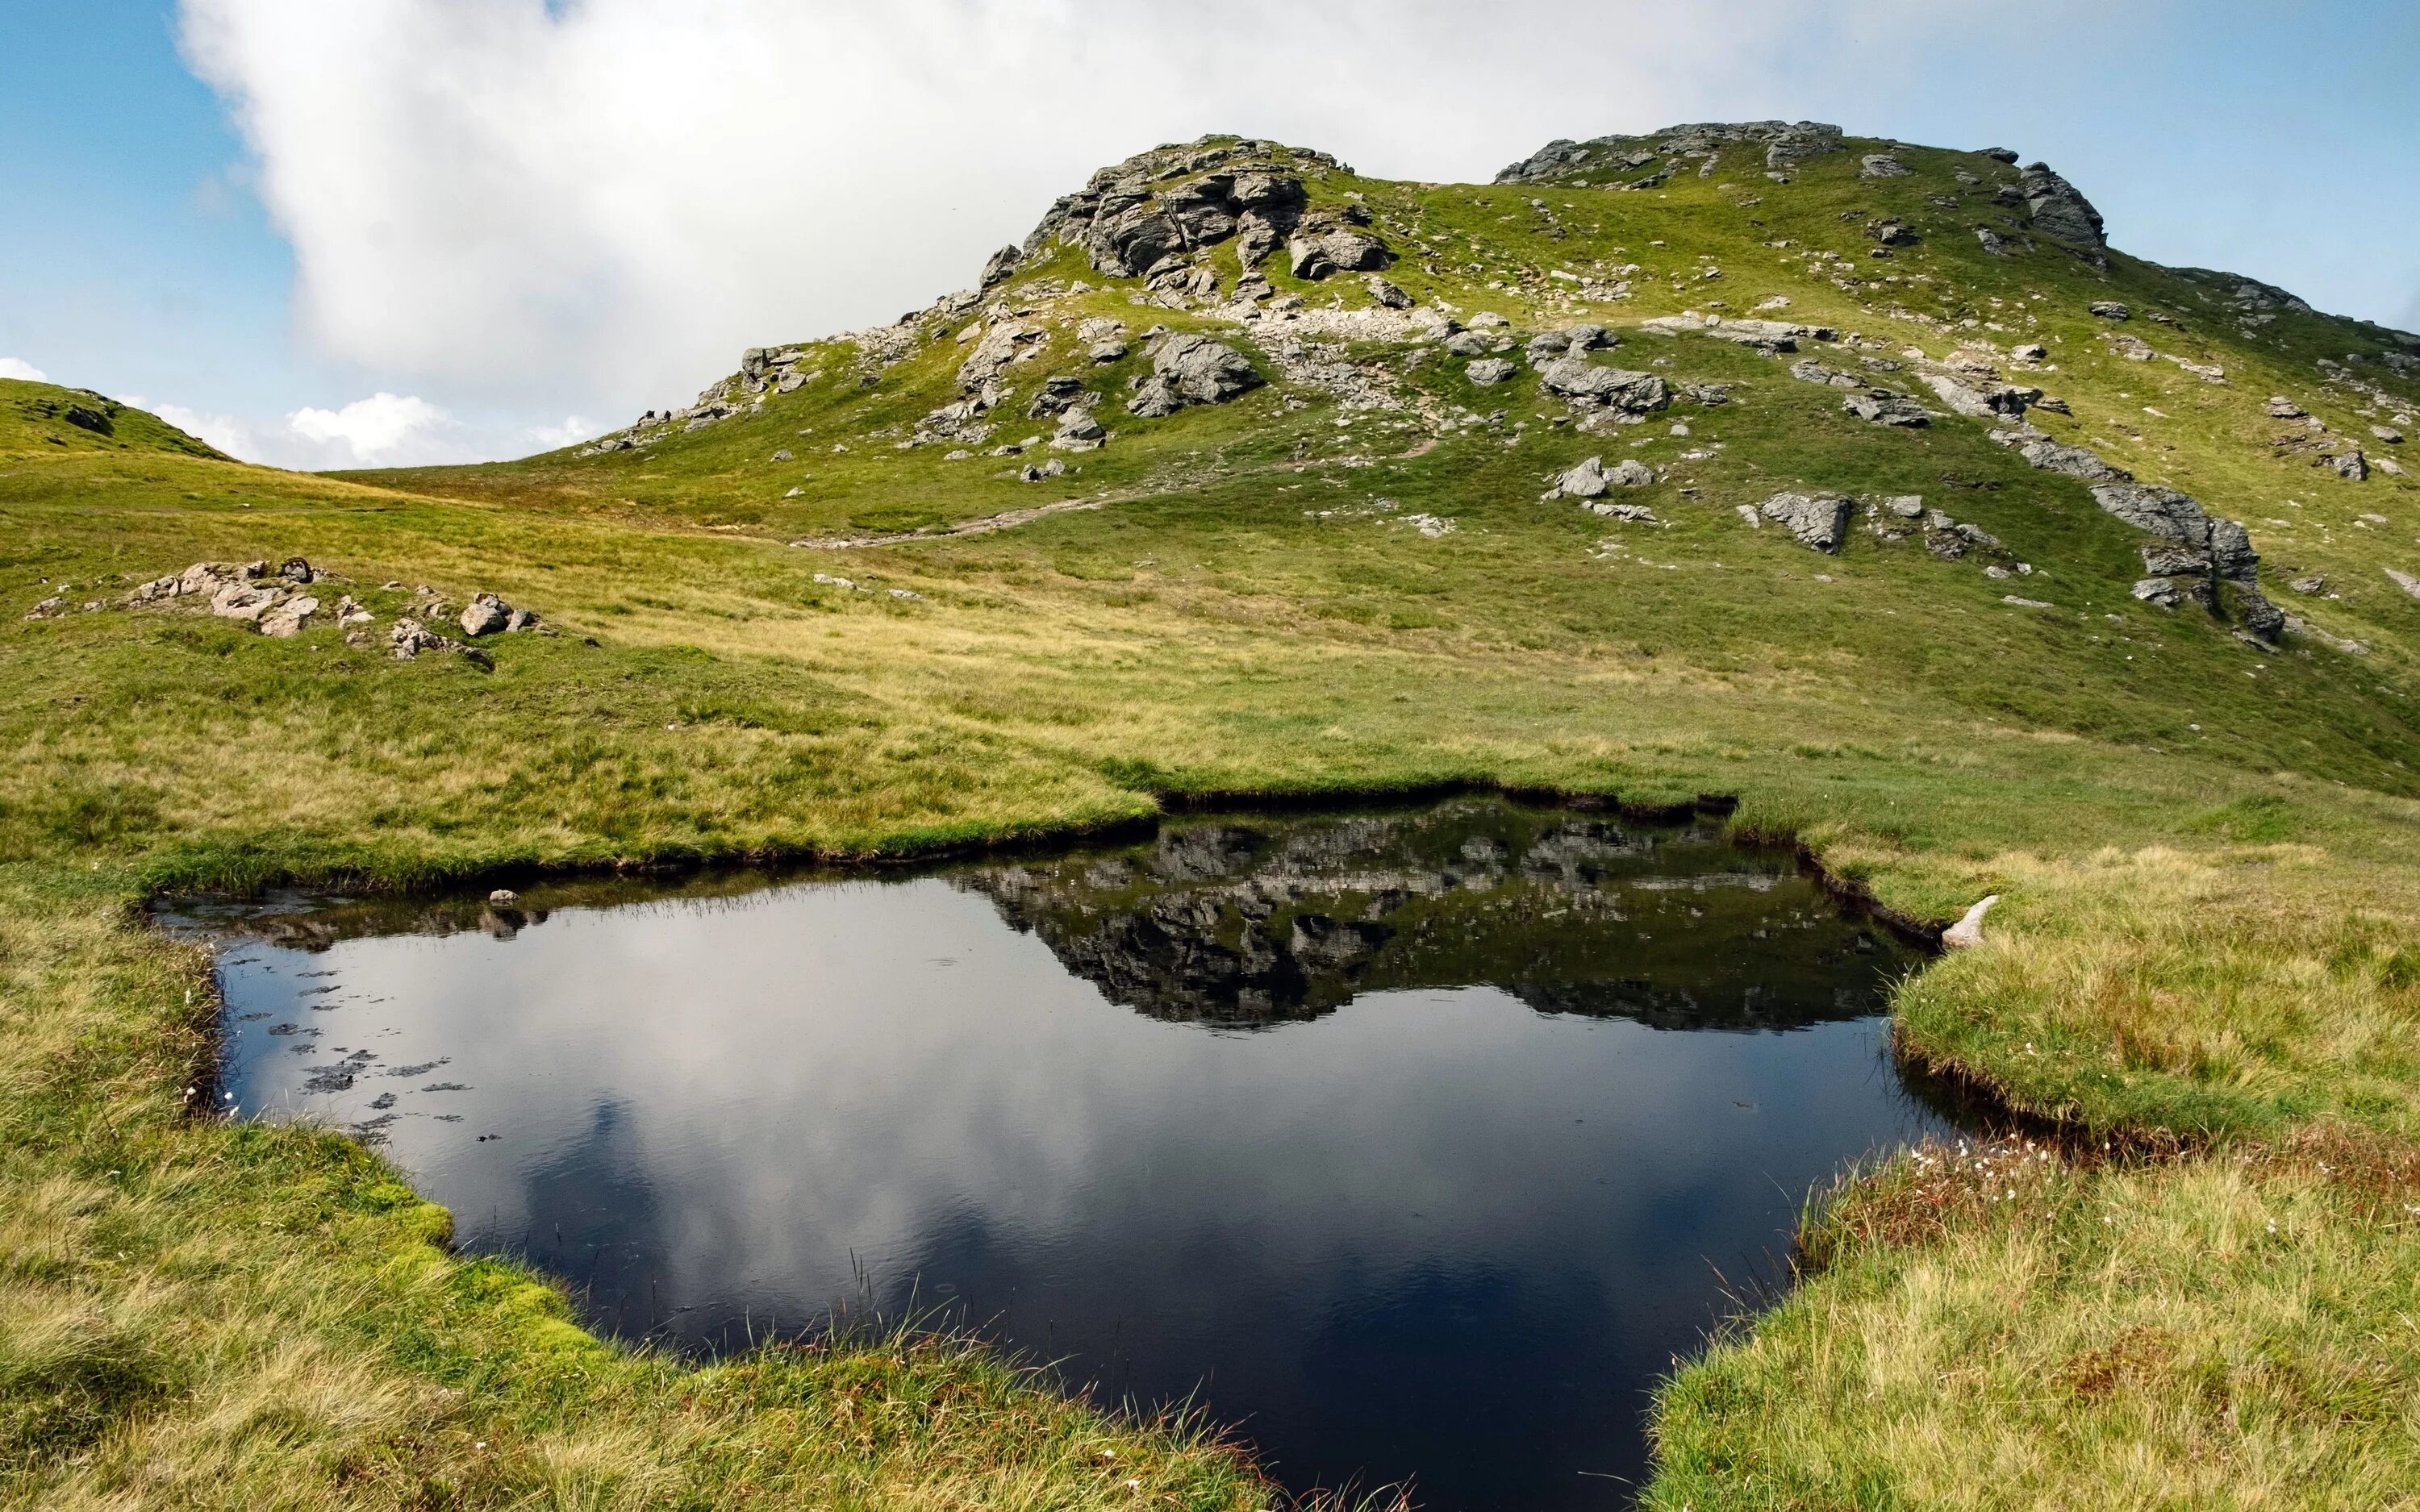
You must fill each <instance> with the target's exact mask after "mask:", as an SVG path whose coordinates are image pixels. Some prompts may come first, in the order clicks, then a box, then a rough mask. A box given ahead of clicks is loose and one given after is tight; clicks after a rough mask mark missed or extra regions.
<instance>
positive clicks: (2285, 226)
mask: <svg viewBox="0 0 2420 1512" xmlns="http://www.w3.org/2000/svg"><path fill="white" fill-rule="evenodd" d="M1276 38H1289V39H1293V41H1294V42H1295V46H1294V47H1293V48H1292V49H1287V48H1284V47H1280V46H1276V45H1273V43H1272V39H1276ZM197 75H200V76H197ZM202 76H207V79H208V81H209V82H207V83H205V82H204V77H202ZM2415 78H2420V6H2413V5H2412V4H2410V3H2409V0H2403V3H2400V4H2385V3H2371V0H2358V3H2356V0H2346V3H2339V4H2333V5H2316V4H2311V5H2292V4H2275V3H2273V4H2250V3H2238V0H2207V3H2202V4H2193V5H2187V4H2181V3H2170V0H2118V3H2111V0H2102V3H2097V4H2087V3H2085V0H2035V3H2034V4H2032V5H2029V6H2027V7H2025V8H2007V7H1997V8H1984V7H1978V6H1975V5H1972V4H1967V3H1963V0H1829V3H1827V4H1824V5H1823V6H1821V7H1818V6H1813V5H1806V4H1801V3H1798V0H1708V3H1705V4H1699V5H1695V6H1687V7H1675V6H1671V5H1669V4H1656V5H1645V4H1633V3H1628V0H1587V3H1582V0H1496V3H1494V4H1491V5H1488V6H1484V7H1481V6H1474V5H1469V4H1464V3H1447V0H1291V3H1280V0H1230V3H1229V4H1228V5H1227V6H1224V7H1221V8H1218V10H1217V12H1216V13H1215V14H1213V13H1211V12H1209V11H1207V10H1204V11H1202V12H1200V13H1198V14H1197V13H1194V12H1192V11H1191V10H1190V9H1189V8H1188V9H1187V10H1178V9H1175V8H1146V7H1133V6H1129V5H1124V4H1119V3H1116V0H823V3H821V4H816V5H807V4H799V3H796V0H714V3H713V4H710V5H707V4H701V5H698V6H692V7H677V6H663V5H660V4H658V3H656V0H554V3H551V4H550V3H548V0H346V3H345V4H342V5H336V6H330V5H327V4H325V3H324V0H184V3H183V4H182V5H181V6H180V5H178V4H169V3H158V0H148V3H147V0H92V3H88V4H82V5H75V6H60V5H57V4H55V3H52V4H36V3H33V0H0V131H4V132H5V133H6V135H5V140H7V141H8V142H9V143H11V144H14V145H15V150H11V151H8V152H5V153H0V360H13V361H14V363H21V364H25V365H29V366H31V367H33V368H35V369H37V370H39V371H40V372H43V373H45V374H47V375H48V376H49V377H50V378H52V379H53V380H54V381H61V382H68V383H73V384H78V385H83V386H88V387H93V388H97V389H101V390H102V391H103V392H106V393H113V394H116V395H119V396H131V397H136V398H140V399H141V400H143V401H146V402H147V403H148V404H149V405H151V406H152V407H153V408H158V409H163V411H166V412H170V413H171V414H172V415H173V416H175V417H180V419H181V420H182V421H185V422H189V423H191V424H195V425H202V426H205V427H208V428H209V432H210V433H211V434H212V435H213V437H214V439H219V440H222V441H223V442H224V443H226V444H231V445H233V446H235V448H236V449H237V450H239V451H240V452H242V453H243V454H245V455H254V456H257V457H260V458H262V459H265V460H271V461H276V462H280V463H285V464H287V465H296V466H343V465H356V464H359V463H362V462H367V461H394V462H400V461H416V460H449V459H468V458H471V457H475V456H485V455H513V454H517V453H521V452H527V451H532V450H536V449H539V448H540V447H541V446H544V445H551V444H559V443H560V441H561V440H564V439H566V437H569V436H572V435H576V434H579V433H581V432H582V431H586V430H592V429H596V428H602V427H604V426H608V425H611V424H618V423H620V422H621V421H622V420H625V419H627V418H628V416H629V415H630V414H635V413H636V412H637V411H638V410H639V409H644V408H647V407H649V406H652V405H661V404H666V403H675V402H679V401H680V400H682V399H683V398H685V396H686V395H687V394H688V393H691V392H693V391H694V390H695V389H697V388H698V387H700V386H701V385H703V384H704V383H706V382H707V381H709V380H710V379H712V378H716V377H718V376H720V375H721V373H724V372H727V371H729V370H730V369H731V367H732V366H733V365H734V364H735V363H736V359H737V353H738V351H739V349H740V348H741V347H745V346H750V345H756V344H760V343H763V342H768V341H779V340H789V339H796V338H798V337H801V336H808V335H814V334H820V333H824V332H830V331H833V330H838V329H845V328H846V327H849V326H854V325H862V324H867V323H871V322H873V321H875V320H878V319H882V318H887V317H888V316H891V315H893V314H895V313H896V312H897V311H899V310H901V309H904V308H908V307H911V306H914V305H920V304H922V303H923V302H924V301H927V300H928V299H930V298H931V297H932V296H933V295H935V294H937V293H939V292H941V291H943V290H944V289H947V288H951V287H956V286H960V285H964V284H965V283H967V282H968V281H969V279H970V275H971V274H972V272H973V270H974V269H975V268H976V267H978V266H979V265H980V263H981V260H982V257H983V255H984V253H985V251H986V250H987V249H989V248H990V247H993V246H996V245H998V244H999V243H1001V241H1003V240H1009V239H1016V238H1017V237H1019V236H1021V235H1022V233H1023V232H1024V230H1025V229H1026V228H1027V227H1028V226H1029V225H1030V224H1032V221H1033V220H1034V219H1035V218H1036V217H1037V216H1038V214H1039V213H1040V211H1041V210H1042V208H1044V207H1045V206H1046V205H1047V203H1048V201H1049V200H1050V198H1051V197H1052V196H1053V195H1054V194H1056V193H1060V192H1061V191H1063V189H1065V188H1068V187H1072V186H1073V184H1075V183H1076V182H1077V181H1078V180H1080V179H1081V178H1082V177H1084V176H1085V175H1086V174H1087V173H1089V172H1090V171H1091V169H1092V168H1093V167H1094V166H1097V165H1098V164H1100V163H1102V162H1109V161H1113V160H1115V159H1117V158H1120V157H1123V156H1125V154H1126V153H1128V152H1130V151H1133V150H1135V149H1137V148H1139V147H1147V146H1150V145H1152V144H1153V143H1156V142H1159V141H1163V140H1171V139H1180V138H1183V137H1189V136H1192V135H1196V134H1199V133H1200V132H1202V131H1209V130H1240V131H1254V132H1262V133H1265V134H1271V135H1277V136H1280V137H1282V138H1284V139H1287V140H1292V141H1296V142H1301V143H1305V144H1307V145H1312V146H1319V147H1328V148H1330V149H1331V150H1335V151H1338V152H1340V153H1341V154H1342V155H1343V156H1345V157H1346V158H1348V159H1349V160H1351V161H1353V162H1356V163H1357V165H1358V166H1360V167H1362V168H1364V169H1367V170H1369V171H1372V172H1378V173H1386V174H1390V175H1399V176H1404V177H1431V178H1442V177H1479V178H1484V177H1488V176H1489V175H1490V174H1491V173H1492V172H1493V170H1494V169H1495V168H1496V167H1497V166H1499V165H1500V164H1501V163H1503V162H1508V161H1511V160H1512V159H1515V158H1518V157H1521V156H1524V155H1526V154H1527V153H1528V151H1529V150H1530V149H1532V148H1533V147H1536V146H1538V145H1539V144H1541V143H1542V142H1544V141H1545V140H1546V139H1547V138H1549V137H1553V136H1559V135H1565V136H1589V135H1595V134H1600V133H1602V132H1605V131H1638V130H1646V129H1651V128H1652V127H1655V126H1659V125H1663V124H1667V123H1668V122H1670V121H1675V120H1690V119H1700V120H1702V119H1727V118H1730V119H1735V118H1742V117H1747V116H1787V117H1792V118H1797V117H1811V118H1815V119H1821V120H1829V121H1834V122H1837V123H1838V124H1840V125H1842V126H1844V127H1846V128H1847V129H1848V130H1849V131H1852V132H1853V133H1858V134H1870V135H1881V136H1896V137H1899V138H1901V139H1904V140H1909V141H1917V142H1929V143H1939V144H1943V145H1954V146H1985V145H1992V144H2002V145H2006V146H2009V147H2014V148H2016V149H2018V150H2019V151H2021V152H2023V153H2024V155H2025V156H2026V158H2027V159H2028V160H2030V159H2032V158H2035V157H2041V158H2046V159H2048V160H2049V161H2050V162H2052V164H2053V165H2054V166H2055V167H2057V168H2058V169H2060V170H2061V171H2062V172H2063V173H2065V174H2066V175H2067V176H2068V177H2070V178H2071V179H2073V180H2074V181H2075V182H2076V183H2077V184H2078V185H2079V186H2080V187H2082V188H2083V189H2084V191H2085V192H2086V193H2087V194H2088V195H2090V196H2091V198H2092V199H2093V200H2094V201H2095V202H2096V203H2097V204H2098V205H2099V206H2100V208H2102V212H2103V213H2104V214H2105V215H2106V216H2107V217H2108V220H2109V223H2110V229H2111V235H2112V239H2114V240H2116V241H2117V242H2118V245H2120V246H2122V247H2124V248H2125V249H2126V250H2128V251H2130V252H2133V253H2136V254H2138V255H2144V256H2149V257H2153V258H2157V259H2159V260H2161V261H2164V262H2171V263H2190V264H2199V265H2203V266H2211V267H2220V268H2226V269H2228V270H2234V271H2238V272H2242V273H2247V274H2250V275H2253V276H2256V277H2259V278H2263V279H2266V280H2269V281H2271V282H2274V283H2279V284H2282V285H2286V286H2287V287H2288V288H2291V289H2293V290H2294V291H2295V292H2297V293H2299V294H2301V295H2303V296H2304V298H2306V299H2309V300H2311V301H2314V302H2315V303H2317V304H2319V306H2321V307H2322V308H2326V309H2331V310H2335V311H2339V312H2342V313H2346V314H2350V315H2357V316H2366V317H2368V318H2372V319H2377V320H2381V321H2384V322H2387V323H2389V324H2394V325H2399V326H2402V327H2404V328H2406V329H2412V328H2414V327H2420V181H2415V180H2420V168H2415V165H2414V157H2415V153H2414V147H2415V144H2420V90H2415V88H2414V87H2413V83H2412V81H2413V80H2414V79H2415Z"/></svg>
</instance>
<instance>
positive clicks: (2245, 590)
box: [1992, 424, 2286, 642]
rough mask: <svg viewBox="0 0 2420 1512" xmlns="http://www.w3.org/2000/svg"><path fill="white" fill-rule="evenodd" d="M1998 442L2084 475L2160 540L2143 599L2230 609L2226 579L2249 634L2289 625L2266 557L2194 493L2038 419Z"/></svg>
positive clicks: (2148, 560) (2268, 634) (2271, 636)
mask: <svg viewBox="0 0 2420 1512" xmlns="http://www.w3.org/2000/svg"><path fill="white" fill-rule="evenodd" d="M1992 440H1994V441H1997V442H1999V443H2000V444H2001V445H2003V446H2008V447H2012V448H2014V449H2015V450H2016V451H2017V453H2018V455H2022V456H2023V457H2024V459H2025V461H2026V462H2027V463H2029V464H2031V465H2032V466H2034V467H2037V468H2040V469H2042V470H2044V471H2052V472H2062V473H2065V474H2067V475H2068V476H2070V477H2074V478H2080V479H2082V480H2083V481H2084V482H2085V483H2086V484H2088V485H2089V486H2091V489H2092V498H2093V501H2094V502H2095V503H2098V504H2099V505H2100V506H2101V507H2102V510H2104V511H2105V512H2107V513H2109V514H2111V515H2114V516H2116V517H2118V518H2119V519H2122V520H2124V521H2125V522H2126V523H2128V524H2129V525H2132V526H2133V527H2134V528H2135V529H2136V530H2139V531H2142V532H2145V533H2146V534H2149V535H2151V536H2153V537H2156V538H2157V539H2156V540H2155V541H2153V542H2152V543H2150V544H2148V545H2146V546H2145V547H2144V548H2143V561H2144V570H2145V573H2146V576H2145V577H2144V578H2143V579H2140V580H2138V581H2137V582H2136V583H2135V584H2134V587H2133V594H2134V596H2135V597H2136V598H2138V599H2141V600H2142V601H2143V602H2145V603H2147V604H2152V605H2155V606H2158V607H2160V608H2164V609H2174V608H2176V607H2178V606H2179V605H2180V604H2182V603H2185V602H2187V601H2191V602H2195V603H2198V604H2200V605H2202V606H2203V607H2204V608H2206V609H2210V610H2211V612H2213V613H2216V612H2220V611H2221V610H2222V609H2223V608H2224V605H2223V603H2222V599H2221V595H2220V593H2219V587H2220V585H2221V584H2225V585H2227V586H2228V587H2230V588H2231V589H2232V591H2233V592H2232V594H2231V596H2232V597H2233V599H2234V601H2235V609H2236V614H2237V618H2238V620H2239V621H2240V622H2241V624H2242V628H2243V630H2244V631H2245V632H2246V633H2247V634H2249V635H2250V636H2252V637H2254V638H2255V639H2257V640H2262V641H2272V642H2273V641H2274V640H2276V639H2277V637H2278V636H2279V635H2280V634H2282V633H2283V632H2284V631H2285V629H2286V616H2285V612H2284V611H2283V610H2281V609H2278V608H2277V607H2276V606H2275V605H2273V604H2272V603H2270V602H2269V600H2268V598H2267V597H2266V596H2265V595H2264V594H2262V593H2261V592H2260V581H2259V563H2260V558H2259V555H2258V553H2257V552H2255V551H2254V550H2253V549H2252V537H2251V534H2250V532H2247V531H2246V530H2245V529H2244V528H2243V526H2242V524H2240V523H2239V522H2237V521H2235V520H2231V519H2226V518H2225V517H2218V516H2213V515H2211V513H2210V512H2209V511H2208V510H2207V509H2205V508H2204V507H2203V506H2202V504H2201V501H2199V500H2196V499H2195V498H2194V497H2193V496H2192V495H2190V494H2187V493H2183V492H2181V491H2180V490H2178V489H2175V488H2165V487H2161V486H2156V485H2151V484H2144V483H2138V482H2136V481H2135V480H2134V476H2133V473H2131V472H2128V471H2126V470H2125V469H2123V468H2120V467H2118V466H2115V465H2114V464H2112V463H2110V462H2109V461H2108V460H2107V459H2105V458H2103V457H2102V456H2101V455H2099V454H2098V453H2096V452H2093V451H2091V450H2090V449H2089V448H2086V447H2082V446H2075V445H2071V444H2069V443H2066V442H2062V441H2058V440H2053V439H2052V438H2051V437H2049V436H2048V435H2045V434H2044V433H2043V432H2041V431H2040V430H2038V429H2036V428H2035V427H2033V426H2032V425H2030V424H2018V425H2014V426H2009V427H2006V428H2003V429H2000V430H1995V431H1993V432H1992Z"/></svg>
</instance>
